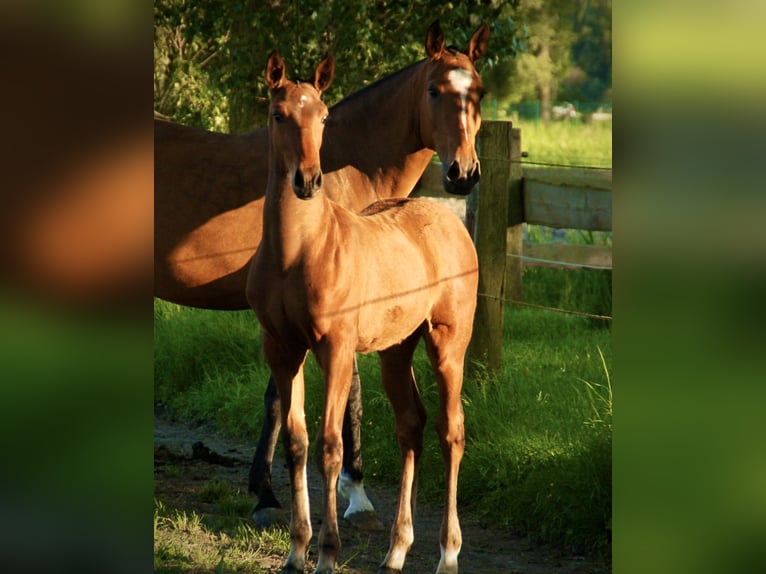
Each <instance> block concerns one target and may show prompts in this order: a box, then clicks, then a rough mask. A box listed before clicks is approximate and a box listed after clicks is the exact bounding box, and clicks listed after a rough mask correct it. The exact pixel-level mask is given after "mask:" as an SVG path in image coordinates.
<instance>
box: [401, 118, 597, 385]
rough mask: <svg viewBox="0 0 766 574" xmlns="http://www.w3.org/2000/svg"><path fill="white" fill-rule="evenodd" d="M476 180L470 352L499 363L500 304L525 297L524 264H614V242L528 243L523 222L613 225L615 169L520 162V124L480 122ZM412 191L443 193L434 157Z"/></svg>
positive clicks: (471, 216)
mask: <svg viewBox="0 0 766 574" xmlns="http://www.w3.org/2000/svg"><path fill="white" fill-rule="evenodd" d="M477 147H478V153H479V159H480V161H481V181H480V183H479V185H478V186H477V187H476V189H474V191H473V192H472V193H471V195H469V196H468V198H467V202H466V203H467V209H466V224H467V225H468V229H469V231H471V233H472V236H473V238H474V243H475V244H476V251H477V253H478V255H479V299H478V304H477V308H476V316H475V319H474V335H473V340H472V342H471V349H470V353H471V356H472V357H474V358H478V359H481V360H483V361H484V362H486V364H487V366H488V368H489V369H490V370H497V369H499V368H500V366H501V362H502V341H503V337H502V334H503V309H504V306H505V301H506V300H514V301H520V300H521V299H522V274H523V268H524V266H526V265H545V266H558V267H583V266H584V267H595V268H604V269H611V266H612V256H611V248H609V247H597V246H589V245H568V244H561V243H555V244H543V245H529V244H525V242H524V240H523V235H522V230H523V225H522V224H523V223H534V224H538V225H545V226H549V227H555V228H570V229H583V230H591V231H611V230H612V170H611V169H609V170H593V169H575V168H564V169H562V168H555V169H550V168H531V167H525V168H523V169H522V163H521V130H520V129H518V128H514V127H513V126H512V124H511V122H503V121H486V120H485V121H483V122H482V127H481V130H480V131H479V136H478V141H477ZM414 195H419V196H428V197H441V198H445V197H453V196H448V195H447V194H446V193H445V192H444V190H443V188H442V185H441V165H440V164H438V163H434V164H432V165H431V166H429V168H428V169H427V170H426V172H425V173H424V174H423V177H422V178H421V180H420V182H419V183H418V186H417V187H416V191H415V193H414Z"/></svg>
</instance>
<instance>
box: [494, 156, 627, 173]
mask: <svg viewBox="0 0 766 574" xmlns="http://www.w3.org/2000/svg"><path fill="white" fill-rule="evenodd" d="M480 159H481V160H482V161H485V160H487V161H496V162H501V163H515V164H521V165H535V166H543V167H563V168H571V169H593V170H602V171H609V170H611V169H612V166H611V165H581V164H570V163H554V162H545V161H528V160H520V159H510V158H507V157H491V156H486V155H482V156H481V158H480Z"/></svg>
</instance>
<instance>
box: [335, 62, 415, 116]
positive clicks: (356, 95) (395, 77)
mask: <svg viewBox="0 0 766 574" xmlns="http://www.w3.org/2000/svg"><path fill="white" fill-rule="evenodd" d="M424 61H425V60H420V61H418V62H415V63H414V64H410V65H409V66H407V67H406V68H402V69H401V70H397V71H396V72H392V73H391V74H389V75H388V76H384V77H383V78H381V79H380V80H378V81H376V82H373V83H372V84H369V85H368V86H365V87H364V88H362V89H361V90H358V91H356V92H354V93H353V94H351V95H349V96H346V97H345V98H343V99H342V100H341V101H339V102H338V103H337V104H335V105H334V106H333V107H332V108H331V110H332V109H335V108H338V107H342V106H343V105H345V104H350V103H353V102H355V101H356V100H357V99H360V98H364V97H366V96H367V95H368V94H369V93H370V92H371V91H373V90H377V89H378V88H381V87H383V86H385V85H386V84H388V83H389V82H394V81H395V80H398V79H399V78H400V77H401V76H404V75H405V74H407V73H409V72H410V71H411V70H412V69H413V68H415V67H416V66H419V65H421V64H422V63H423V62H424Z"/></svg>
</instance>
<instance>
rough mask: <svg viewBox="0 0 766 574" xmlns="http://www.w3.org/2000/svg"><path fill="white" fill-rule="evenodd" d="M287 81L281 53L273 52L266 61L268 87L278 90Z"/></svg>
mask: <svg viewBox="0 0 766 574" xmlns="http://www.w3.org/2000/svg"><path fill="white" fill-rule="evenodd" d="M284 81H285V61H284V60H283V59H282V57H281V56H280V55H279V52H277V51H276V50H273V51H272V52H271V54H269V59H268V60H267V61H266V85H267V86H269V88H270V89H272V90H276V89H277V88H279V87H280V86H281V85H282V82H284Z"/></svg>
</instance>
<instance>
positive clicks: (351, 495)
mask: <svg viewBox="0 0 766 574" xmlns="http://www.w3.org/2000/svg"><path fill="white" fill-rule="evenodd" d="M338 494H340V495H341V496H342V497H343V498H346V499H348V508H347V509H346V512H345V514H344V515H343V518H348V517H349V516H351V515H352V514H356V513H357V512H375V508H374V507H373V506H372V502H370V499H369V498H367V493H366V492H365V491H364V484H363V482H362V481H361V480H360V481H359V482H354V481H353V479H352V478H351V476H349V475H348V473H347V472H346V471H345V470H344V471H341V473H340V477H339V478H338Z"/></svg>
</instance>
